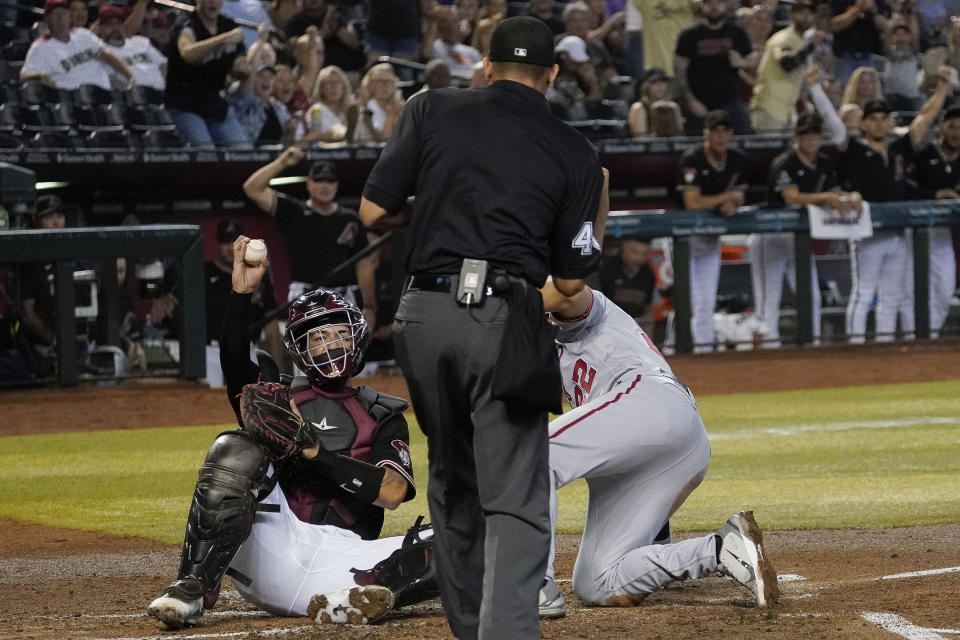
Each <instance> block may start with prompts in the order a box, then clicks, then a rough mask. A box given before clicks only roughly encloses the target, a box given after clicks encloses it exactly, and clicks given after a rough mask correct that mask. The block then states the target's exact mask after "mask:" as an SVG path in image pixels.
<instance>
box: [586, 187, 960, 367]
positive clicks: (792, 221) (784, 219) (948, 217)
mask: <svg viewBox="0 0 960 640" xmlns="http://www.w3.org/2000/svg"><path fill="white" fill-rule="evenodd" d="M870 212H871V216H872V219H873V229H874V231H882V230H901V229H906V228H912V229H913V252H914V260H913V265H914V267H913V280H914V305H915V307H914V308H915V314H916V334H917V336H918V337H920V338H929V337H930V228H931V227H934V226H939V225H956V224H960V200H913V201H908V202H885V203H870ZM782 232H792V233H793V234H794V251H795V256H794V257H795V260H796V270H797V340H796V342H797V344H798V345H801V346H802V345H805V344H809V343H811V342H812V340H813V305H812V302H811V297H812V286H813V283H812V282H811V281H810V259H811V258H810V248H811V247H810V245H811V242H810V221H809V217H808V216H807V212H806V209H805V208H801V207H787V208H780V209H762V208H757V207H742V208H741V209H740V211H738V212H737V213H736V214H735V215H733V216H730V217H723V216H720V215H718V214H716V213H713V212H712V211H685V210H670V209H657V210H647V211H611V212H610V215H609V217H608V219H607V226H606V229H605V232H604V236H605V237H612V238H618V239H636V240H646V241H649V240H651V239H653V238H662V237H672V238H673V273H674V285H673V292H674V293H673V303H674V310H675V315H676V318H677V320H676V323H677V324H676V332H677V339H676V350H677V352H679V353H689V352H691V351H693V336H692V334H691V330H690V312H691V310H690V237H691V236H694V235H725V234H749V233H782Z"/></svg>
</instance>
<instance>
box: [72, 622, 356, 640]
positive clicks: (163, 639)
mask: <svg viewBox="0 0 960 640" xmlns="http://www.w3.org/2000/svg"><path fill="white" fill-rule="evenodd" d="M304 626H306V625H301V626H299V627H280V628H278V629H257V630H253V629H248V630H246V631H224V632H221V633H192V634H189V635H181V634H177V633H165V634H163V635H159V636H131V637H128V638H115V637H109V638H92V639H91V640H170V639H171V638H190V639H193V638H237V637H240V636H246V637H251V636H256V637H260V636H279V635H283V634H287V633H292V632H294V631H302V630H303V627H304ZM342 626H357V625H342Z"/></svg>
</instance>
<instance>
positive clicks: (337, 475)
mask: <svg viewBox="0 0 960 640" xmlns="http://www.w3.org/2000/svg"><path fill="white" fill-rule="evenodd" d="M308 464H309V466H310V467H311V468H312V469H313V470H315V471H316V472H317V473H318V474H319V475H321V476H323V477H324V478H326V479H328V480H330V481H332V482H333V483H334V484H336V485H337V486H339V487H340V488H341V489H343V490H344V491H346V492H347V493H350V494H353V496H354V497H355V498H357V500H361V501H363V502H366V503H369V504H373V502H374V501H375V500H376V499H377V498H378V497H380V486H381V485H382V484H383V476H384V474H385V473H386V470H385V469H384V468H383V467H377V466H375V465H372V464H368V463H366V462H361V461H360V460H354V459H353V458H351V457H349V456H344V455H341V454H339V453H333V452H330V451H327V450H326V449H324V448H323V447H322V446H321V447H320V451H319V452H317V455H316V457H315V458H313V459H312V460H310V461H309V462H308Z"/></svg>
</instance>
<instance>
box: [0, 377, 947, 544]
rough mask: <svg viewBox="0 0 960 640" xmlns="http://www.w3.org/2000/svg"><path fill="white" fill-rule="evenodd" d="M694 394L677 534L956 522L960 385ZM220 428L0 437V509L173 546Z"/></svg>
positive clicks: (565, 513)
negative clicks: (706, 454)
mask: <svg viewBox="0 0 960 640" xmlns="http://www.w3.org/2000/svg"><path fill="white" fill-rule="evenodd" d="M698 402H699V405H700V410H701V413H702V415H703V418H704V422H705V423H706V425H707V430H708V432H709V433H710V437H711V441H712V444H713V459H712V461H711V464H710V470H709V472H708V474H707V478H706V480H705V481H704V483H703V484H702V485H701V486H700V487H699V488H698V489H697V490H696V491H694V493H693V495H692V496H691V497H690V499H689V500H688V501H687V502H686V504H684V506H683V507H681V509H680V511H679V512H678V513H677V514H676V515H675V516H674V518H673V519H672V520H671V525H672V527H673V528H674V529H675V530H679V531H683V530H710V529H714V528H716V527H717V526H719V525H720V524H721V523H722V522H723V521H724V520H725V519H726V518H727V516H728V515H729V514H730V513H732V512H734V511H736V510H739V509H742V508H751V509H754V510H755V511H756V512H757V518H758V520H759V521H760V523H761V525H762V526H764V528H766V529H819V528H855V527H898V526H906V525H923V524H940V523H947V522H958V521H960V492H958V491H957V488H956V487H957V484H958V482H960V381H950V382H936V383H914V384H901V385H891V386H868V387H846V388H839V389H829V390H811V391H789V392H775V393H757V394H732V395H719V396H706V397H703V398H700V399H699V400H698ZM0 419H2V417H0ZM411 419H412V415H411ZM224 427H225V425H214V426H207V427H172V428H162V429H144V430H130V431H100V432H85V433H70V434H54V435H37V436H8V437H3V438H0V517H6V518H13V519H16V520H22V521H26V522H34V523H39V524H47V525H55V526H62V527H68V528H74V529H85V530H94V531H101V532H106V533H115V534H129V535H136V536H142V537H145V538H151V539H155V540H161V541H164V542H171V543H177V542H180V540H181V539H182V535H183V527H184V517H185V516H186V511H187V508H188V506H189V502H190V496H191V494H192V492H193V486H194V483H195V482H196V477H197V469H198V468H199V466H200V464H201V462H202V461H203V457H204V454H205V453H206V449H207V447H208V446H209V444H210V442H211V441H212V439H213V437H214V436H215V435H216V434H217V433H218V432H219V431H220V430H222V429H223V428H224ZM411 435H412V436H413V446H412V455H413V459H414V462H415V465H416V476H417V478H419V479H420V482H421V485H420V492H419V495H418V496H417V498H416V500H414V501H413V502H411V503H407V504H405V505H403V506H401V507H400V508H399V509H398V510H397V511H396V512H393V513H388V515H387V522H386V528H385V533H388V534H396V533H401V532H403V531H405V529H406V527H407V526H409V524H410V523H412V521H413V519H414V517H415V516H416V515H417V514H419V513H423V514H426V513H427V507H426V499H425V496H426V486H425V478H426V443H425V441H424V439H423V436H422V435H421V434H420V431H419V429H417V428H416V426H415V425H411ZM585 508H586V486H585V485H584V484H583V482H577V483H575V484H573V485H571V486H569V487H567V488H565V489H564V490H563V491H562V492H561V498H560V520H561V521H560V531H561V532H567V533H571V532H576V531H579V530H580V527H581V524H582V522H583V515H584V511H585Z"/></svg>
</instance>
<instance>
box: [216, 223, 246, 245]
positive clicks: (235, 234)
mask: <svg viewBox="0 0 960 640" xmlns="http://www.w3.org/2000/svg"><path fill="white" fill-rule="evenodd" d="M242 235H243V225H241V224H240V223H239V222H237V221H236V220H228V219H227V218H224V219H223V220H221V221H220V222H218V223H217V242H218V243H220V244H226V243H228V242H233V241H234V240H236V239H237V238H239V237H240V236H242Z"/></svg>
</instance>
